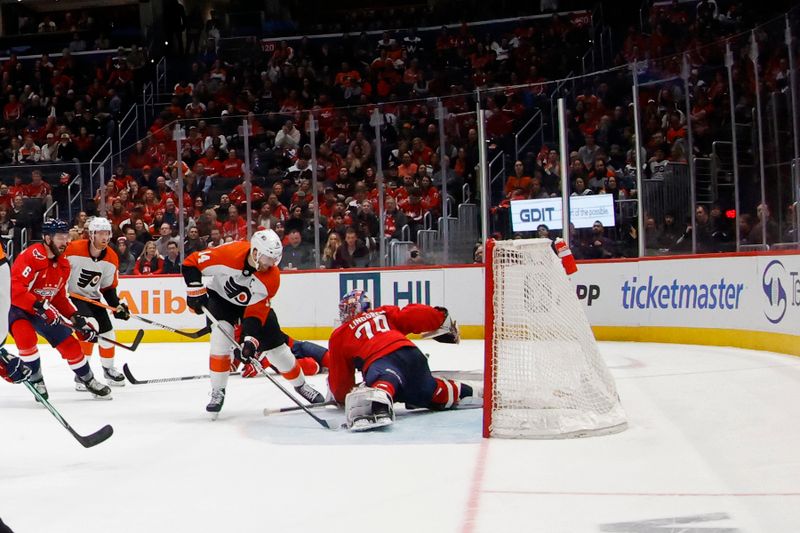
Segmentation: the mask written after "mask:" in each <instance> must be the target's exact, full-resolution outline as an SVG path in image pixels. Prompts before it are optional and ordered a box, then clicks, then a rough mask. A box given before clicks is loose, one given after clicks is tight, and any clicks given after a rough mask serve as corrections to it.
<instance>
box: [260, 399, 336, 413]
mask: <svg viewBox="0 0 800 533" xmlns="http://www.w3.org/2000/svg"><path fill="white" fill-rule="evenodd" d="M331 405H339V404H337V403H336V402H335V401H333V400H328V401H327V402H324V403H312V404H311V405H309V406H308V408H309V409H317V408H319V407H329V406H331ZM300 410H301V409H300V407H298V406H296V405H295V406H294V407H279V408H277V409H270V408H269V407H267V408H265V409H264V416H269V415H277V414H279V413H293V412H295V411H300Z"/></svg>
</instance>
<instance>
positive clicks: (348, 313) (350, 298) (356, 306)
mask: <svg viewBox="0 0 800 533" xmlns="http://www.w3.org/2000/svg"><path fill="white" fill-rule="evenodd" d="M370 309H372V300H370V299H369V295H368V294H367V291H365V290H362V289H353V290H352V291H350V292H348V293H347V294H345V295H344V297H343V298H342V299H341V300H340V301H339V320H340V321H341V323H342V324H344V323H345V322H350V321H351V320H353V319H354V318H355V317H356V316H358V315H360V314H361V313H366V312H367V311H369V310H370Z"/></svg>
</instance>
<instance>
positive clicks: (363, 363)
mask: <svg viewBox="0 0 800 533" xmlns="http://www.w3.org/2000/svg"><path fill="white" fill-rule="evenodd" d="M445 318H446V315H445V314H444V313H443V312H442V311H439V310H438V309H435V308H433V307H430V306H428V305H422V304H410V305H407V306H405V307H403V308H402V309H400V308H399V307H396V306H394V305H384V306H382V307H378V308H377V309H373V310H372V311H369V312H367V313H362V314H360V315H358V316H357V317H355V318H354V319H353V320H351V321H350V322H346V323H344V324H342V325H341V326H339V327H338V328H336V330H335V331H334V332H333V334H331V338H330V339H329V340H328V351H329V361H328V362H329V372H330V373H329V374H328V387H329V388H330V390H331V394H333V397H334V398H335V399H336V401H337V402H339V403H344V398H345V396H347V393H348V392H350V391H351V390H353V387H355V384H356V381H355V371H356V369H359V370H361V372H362V373H365V372H366V371H367V369H368V368H369V365H371V364H372V363H373V362H374V361H376V360H377V359H380V358H381V357H383V356H385V355H389V354H390V353H392V352H394V351H395V350H397V349H399V348H402V347H403V346H414V343H413V342H411V341H410V340H408V339H407V338H406V335H408V334H410V333H425V332H427V331H434V330H436V329H438V328H439V326H441V325H442V322H444V319H445Z"/></svg>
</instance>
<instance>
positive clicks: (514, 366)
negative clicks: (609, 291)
mask: <svg viewBox="0 0 800 533" xmlns="http://www.w3.org/2000/svg"><path fill="white" fill-rule="evenodd" d="M485 257H486V365H485V373H484V378H485V384H484V385H485V386H484V422H483V425H484V427H483V434H484V437H505V438H530V439H553V438H570V437H584V436H590V435H597V434H606V433H615V432H618V431H622V430H624V429H625V428H626V427H627V422H626V419H625V413H624V411H623V409H622V406H621V405H620V402H619V397H618V396H617V389H616V385H615V384H614V379H613V378H612V377H611V373H610V372H609V370H608V367H606V364H605V362H604V361H603V359H602V358H601V357H600V353H599V351H598V349H597V343H596V341H595V339H594V335H593V334H592V330H591V328H590V327H589V321H588V320H587V318H586V315H585V313H584V311H583V308H582V306H581V304H580V303H579V302H578V298H577V296H576V294H575V290H574V288H573V287H572V285H571V284H570V281H569V279H567V275H566V274H565V273H564V269H563V268H562V266H561V263H560V261H559V259H558V257H557V256H556V254H555V253H554V252H553V250H552V248H551V243H550V241H549V240H547V239H522V240H509V241H489V242H488V243H487V247H486V250H485Z"/></svg>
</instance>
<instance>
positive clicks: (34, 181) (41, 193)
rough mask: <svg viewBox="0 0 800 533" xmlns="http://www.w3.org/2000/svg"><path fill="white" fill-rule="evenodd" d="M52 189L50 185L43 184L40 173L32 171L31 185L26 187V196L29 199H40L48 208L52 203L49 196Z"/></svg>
mask: <svg viewBox="0 0 800 533" xmlns="http://www.w3.org/2000/svg"><path fill="white" fill-rule="evenodd" d="M51 193H52V188H51V187H50V184H49V183H47V182H45V181H44V179H43V177H42V172H41V171H39V170H34V171H33V172H31V184H30V185H28V186H27V194H26V195H25V196H28V197H29V198H41V199H42V200H44V201H45V203H46V204H47V205H48V206H49V205H50V204H51V203H53V198H52V196H51Z"/></svg>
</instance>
